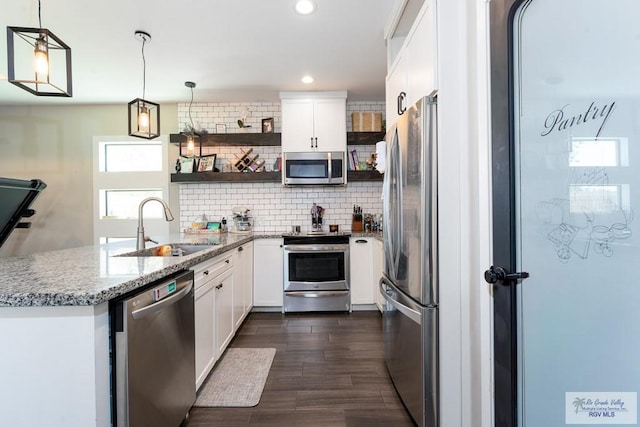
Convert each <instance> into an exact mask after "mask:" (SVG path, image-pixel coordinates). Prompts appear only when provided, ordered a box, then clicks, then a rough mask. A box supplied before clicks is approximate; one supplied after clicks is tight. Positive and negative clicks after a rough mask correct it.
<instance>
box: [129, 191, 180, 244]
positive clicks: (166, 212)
mask: <svg viewBox="0 0 640 427" xmlns="http://www.w3.org/2000/svg"><path fill="white" fill-rule="evenodd" d="M151 200H155V201H156V202H160V203H162V207H163V208H164V218H165V219H166V220H167V221H173V219H174V218H173V214H172V213H171V209H169V205H167V202H165V201H164V200H162V199H161V198H159V197H147V198H146V199H144V200H143V201H141V202H140V206H139V207H138V232H137V242H136V250H138V251H139V250H142V249H144V248H145V242H154V243H158V242H156V241H155V240H151V239H150V238H148V237H146V236H145V235H144V226H143V225H142V208H143V206H144V204H145V203H147V202H149V201H151Z"/></svg>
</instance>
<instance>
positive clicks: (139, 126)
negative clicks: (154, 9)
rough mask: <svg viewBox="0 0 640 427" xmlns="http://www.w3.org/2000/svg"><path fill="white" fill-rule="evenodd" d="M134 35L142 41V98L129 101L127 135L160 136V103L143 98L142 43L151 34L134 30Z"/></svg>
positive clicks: (144, 69)
mask: <svg viewBox="0 0 640 427" xmlns="http://www.w3.org/2000/svg"><path fill="white" fill-rule="evenodd" d="M135 36H136V38H137V39H138V40H140V41H141V42H142V98H136V99H134V100H133V101H131V102H130V103H129V135H130V136H137V137H138V138H145V139H153V138H157V137H158V136H160V105H159V104H156V103H155V102H151V101H147V100H146V99H144V97H145V90H146V83H147V81H146V79H147V76H146V71H147V63H146V60H145V57H144V45H145V44H146V43H147V42H150V41H151V36H150V35H149V33H146V32H144V31H136V32H135Z"/></svg>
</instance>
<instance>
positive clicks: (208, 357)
mask: <svg viewBox="0 0 640 427" xmlns="http://www.w3.org/2000/svg"><path fill="white" fill-rule="evenodd" d="M191 269H192V270H193V273H194V288H195V291H194V322H195V341H196V342H195V358H196V388H199V387H200V386H201V385H202V382H203V381H204V379H205V378H206V377H207V375H208V374H209V372H210V371H211V368H213V365H214V364H215V363H216V360H218V357H219V356H220V354H222V351H224V348H225V346H226V345H227V344H228V343H229V341H230V340H231V337H232V336H233V332H234V331H233V319H232V317H231V312H232V303H233V289H232V286H233V253H224V254H222V255H219V256H217V257H215V258H212V259H210V260H207V261H204V262H202V263H200V264H197V265H195V266H193V267H192V268H191ZM221 284H222V286H220V285H221ZM229 325H231V332H230V333H229ZM221 348H222V351H220V349H221Z"/></svg>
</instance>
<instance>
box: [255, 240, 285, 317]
mask: <svg viewBox="0 0 640 427" xmlns="http://www.w3.org/2000/svg"><path fill="white" fill-rule="evenodd" d="M253 244H254V251H255V253H254V258H253V305H254V306H255V307H282V299H283V295H282V293H283V289H284V274H283V269H284V252H283V249H282V239H257V240H255V241H254V242H253Z"/></svg>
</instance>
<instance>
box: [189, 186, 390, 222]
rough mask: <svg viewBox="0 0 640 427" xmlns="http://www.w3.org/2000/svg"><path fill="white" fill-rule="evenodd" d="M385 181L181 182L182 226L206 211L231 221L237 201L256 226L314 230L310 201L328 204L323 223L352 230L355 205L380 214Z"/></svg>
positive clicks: (214, 219) (213, 217)
mask: <svg viewBox="0 0 640 427" xmlns="http://www.w3.org/2000/svg"><path fill="white" fill-rule="evenodd" d="M381 196H382V182H379V181H376V182H352V183H348V184H347V185H346V186H343V187H329V186H318V187H316V186H308V187H283V186H282V185H281V184H279V183H273V182H260V183H217V182H216V183H214V182H211V183H204V184H181V185H180V228H181V230H184V229H186V228H189V227H191V223H192V221H193V220H194V219H195V218H196V217H197V216H198V215H202V214H203V213H204V214H205V215H207V218H209V220H210V221H219V220H220V219H221V218H222V217H226V218H227V219H228V220H229V221H230V222H229V224H231V217H232V210H233V207H234V206H245V207H247V208H248V209H251V212H250V215H251V216H252V217H253V219H254V231H256V232H267V233H282V232H287V231H290V229H291V226H292V225H301V226H302V231H309V230H311V214H310V212H311V206H312V205H313V203H314V202H315V203H316V204H318V205H320V206H322V207H323V208H324V209H325V214H324V224H325V228H326V229H327V230H328V224H338V225H339V226H340V230H342V231H350V230H351V213H352V210H353V205H359V206H360V207H362V211H363V212H364V213H375V214H379V213H382V199H381Z"/></svg>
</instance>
